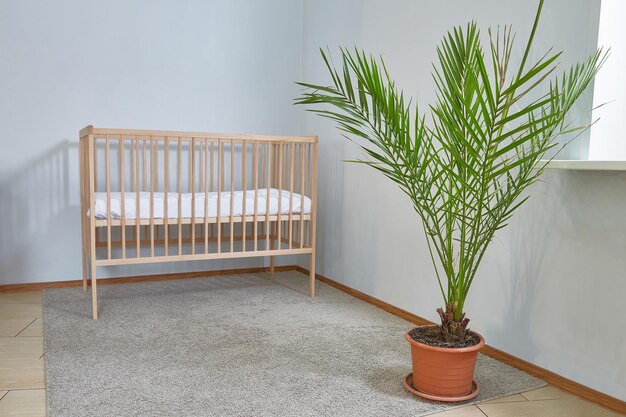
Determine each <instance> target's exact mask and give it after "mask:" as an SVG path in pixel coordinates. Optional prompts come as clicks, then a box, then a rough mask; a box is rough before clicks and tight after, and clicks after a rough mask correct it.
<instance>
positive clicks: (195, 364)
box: [44, 271, 545, 417]
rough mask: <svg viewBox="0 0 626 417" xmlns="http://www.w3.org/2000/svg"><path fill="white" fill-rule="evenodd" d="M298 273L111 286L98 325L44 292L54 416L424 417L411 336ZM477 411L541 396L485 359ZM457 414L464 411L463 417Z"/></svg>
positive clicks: (434, 406)
mask: <svg viewBox="0 0 626 417" xmlns="http://www.w3.org/2000/svg"><path fill="white" fill-rule="evenodd" d="M306 285H307V277H306V276H304V275H303V274H301V273H299V272H295V271H293V272H284V273H280V274H277V279H276V281H271V280H270V279H268V277H267V275H265V274H258V275H254V274H252V275H233V276H227V277H212V278H206V279H189V280H176V281H161V282H146V283H137V284H118V285H103V286H100V287H99V288H98V290H99V293H100V306H101V307H100V320H98V321H92V320H91V317H90V315H91V306H90V296H89V293H87V294H85V293H84V292H83V291H82V288H62V289H49V290H46V291H45V292H44V349H45V367H46V390H47V401H48V416H49V417H61V416H68V417H77V416H90V417H98V416H107V417H110V416H117V417H122V416H151V417H152V416H186V417H191V416H220V417H227V416H357V415H358V416H422V415H428V414H432V413H435V412H439V411H443V410H447V409H450V408H454V407H455V405H448V404H442V403H435V402H428V401H424V400H420V399H418V398H415V397H413V396H412V395H411V394H409V393H407V392H406V391H405V390H404V388H403V387H402V383H401V378H402V376H403V375H404V374H406V373H407V372H409V371H410V355H409V345H408V343H407V342H406V340H405V339H404V333H405V332H406V330H407V329H409V328H410V327H411V324H410V323H408V322H406V321H404V320H401V319H399V318H397V317H395V316H392V315H391V314H388V313H386V312H384V311H382V310H379V309H377V308H375V307H372V306H370V305H368V304H366V303H364V302H362V301H359V300H357V299H355V298H352V297H350V296H348V295H345V294H344V293H342V292H340V291H338V290H335V289H334V288H332V287H330V286H327V285H324V284H320V283H318V296H317V297H316V298H315V299H310V298H309V297H308V296H307V295H306ZM476 379H477V381H478V383H479V384H480V386H481V390H482V391H481V394H480V396H479V397H478V398H477V399H476V400H475V401H483V400H488V399H492V398H497V397H500V396H504V395H508V394H513V393H517V392H521V391H525V390H530V389H533V388H538V387H541V386H544V385H545V383H544V382H543V381H541V380H538V379H536V378H533V377H531V376H529V375H527V374H525V373H523V372H520V371H518V370H515V369H513V368H511V367H509V366H507V365H504V364H502V363H500V362H497V361H494V360H492V359H490V358H488V357H486V356H480V357H479V362H478V366H477V371H476ZM456 406H458V405H456Z"/></svg>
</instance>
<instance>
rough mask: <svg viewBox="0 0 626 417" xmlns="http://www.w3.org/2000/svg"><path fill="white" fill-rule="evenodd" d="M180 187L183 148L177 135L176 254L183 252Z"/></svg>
mask: <svg viewBox="0 0 626 417" xmlns="http://www.w3.org/2000/svg"><path fill="white" fill-rule="evenodd" d="M182 188H183V148H182V142H181V140H180V137H179V138H178V255H182V254H183V226H182V211H183V199H182Z"/></svg>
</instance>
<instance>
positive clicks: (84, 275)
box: [83, 252, 87, 291]
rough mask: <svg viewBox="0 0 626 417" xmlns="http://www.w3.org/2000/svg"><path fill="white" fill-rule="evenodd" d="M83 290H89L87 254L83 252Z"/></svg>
mask: <svg viewBox="0 0 626 417" xmlns="http://www.w3.org/2000/svg"><path fill="white" fill-rule="evenodd" d="M83 291H87V256H86V255H85V252H83Z"/></svg>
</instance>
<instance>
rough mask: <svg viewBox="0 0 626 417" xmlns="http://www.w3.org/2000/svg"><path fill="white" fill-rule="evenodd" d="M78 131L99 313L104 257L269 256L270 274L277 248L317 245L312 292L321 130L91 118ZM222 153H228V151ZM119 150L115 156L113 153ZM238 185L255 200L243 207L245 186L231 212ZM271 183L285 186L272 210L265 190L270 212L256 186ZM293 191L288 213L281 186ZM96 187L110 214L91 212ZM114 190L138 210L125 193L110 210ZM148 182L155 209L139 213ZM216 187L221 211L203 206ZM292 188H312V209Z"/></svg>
mask: <svg viewBox="0 0 626 417" xmlns="http://www.w3.org/2000/svg"><path fill="white" fill-rule="evenodd" d="M79 137H80V141H79V154H80V155H79V161H80V200H81V230H82V265H83V289H84V290H85V291H86V290H87V287H88V284H89V283H91V295H92V314H93V319H94V320H95V319H97V318H98V294H97V276H96V269H97V267H99V266H112V265H136V264H146V263H158V262H182V261H197V260H211V259H227V258H247V257H266V256H269V258H270V262H269V264H270V266H269V273H270V276H271V277H272V278H273V277H274V270H275V257H276V256H280V255H303V254H304V255H310V275H309V295H310V296H311V297H314V296H315V223H316V211H317V156H318V138H317V136H259V135H239V134H219V133H201V132H182V131H162V130H129V129H107V128H104V129H103V128H94V127H93V126H91V125H89V126H86V127H85V128H83V129H81V130H80V133H79ZM238 149H239V152H237V150H238ZM225 154H229V156H228V157H226V158H225ZM173 155H175V157H173ZM114 156H115V157H116V158H117V161H116V162H117V163H112V159H114ZM237 164H239V167H237ZM103 165H104V166H103ZM227 165H228V166H227ZM173 168H174V169H173ZM185 175H186V178H187V181H185V180H184V178H185ZM226 180H228V182H226ZM236 184H238V185H236ZM225 187H226V188H227V189H224V188H225ZM239 187H240V189H241V190H248V191H253V192H254V198H253V201H252V202H250V203H251V204H253V205H254V214H253V215H247V214H246V213H247V212H246V196H245V193H244V196H243V214H242V215H239V216H236V215H234V213H233V212H234V205H233V196H234V194H235V190H236V189H238V188H239ZM184 188H186V189H187V191H183V189H184ZM270 188H276V189H278V190H279V198H278V211H277V213H276V214H274V215H270V213H269V198H268V199H267V200H268V202H267V207H266V210H265V214H262V215H260V214H258V212H259V210H258V201H259V198H258V195H259V194H258V192H259V190H267V193H269V192H270ZM160 191H161V192H162V193H163V194H162V195H163V198H164V200H165V202H164V204H163V209H164V215H163V216H162V218H155V216H154V211H155V210H154V193H155V192H157V193H158V192H160ZM225 191H230V199H231V201H230V205H229V206H230V212H229V213H221V212H220V207H221V204H220V198H221V195H222V193H223V192H225ZM286 191H289V196H290V197H289V208H288V212H287V213H286V214H282V213H281V212H282V207H281V201H282V198H281V197H282V195H281V193H282V192H286ZM96 192H105V193H106V204H107V211H106V212H107V215H106V219H98V218H96V216H95V215H91V214H92V213H95V212H96V211H95V204H96V203H95V201H96V200H95V193H96ZM115 192H119V193H120V194H119V195H125V194H124V193H128V192H131V193H135V194H136V199H135V201H136V216H135V217H134V218H133V219H126V216H125V214H124V213H125V206H124V198H122V199H121V218H120V219H112V218H111V195H112V193H115ZM141 192H143V193H149V196H150V198H149V202H150V203H149V205H150V216H149V217H148V218H145V216H141V215H140V200H141V199H140V193H141ZM173 192H177V193H178V198H177V201H178V210H177V212H178V215H177V217H174V218H171V217H169V215H168V210H167V206H168V203H167V201H168V197H167V196H168V193H173ZM210 192H217V199H218V200H217V215H216V216H213V217H211V216H209V215H208V211H209V210H208V209H207V206H206V205H207V204H208V203H207V201H208V197H207V196H208V193H210ZM183 193H187V195H189V193H190V194H191V201H192V203H191V207H192V208H191V210H192V211H191V213H192V214H191V216H189V217H182V211H183V210H182V209H181V204H182V203H181V201H182V194H183ZM294 193H299V194H300V195H304V196H307V197H309V198H310V200H311V208H310V213H304V210H301V212H300V213H295V212H293V209H292V207H293V200H294ZM202 194H203V195H204V201H205V210H204V215H203V216H202V217H197V216H196V214H195V206H196V204H195V201H196V200H195V199H196V197H197V196H200V197H201V196H202ZM296 195H297V194H296ZM303 200H304V199H301V200H300V204H301V207H303V205H304V201H303ZM136 219H139V220H138V221H137V220H136ZM237 230H239V234H237ZM129 235H130V236H129ZM237 245H238V247H237ZM224 249H227V250H224Z"/></svg>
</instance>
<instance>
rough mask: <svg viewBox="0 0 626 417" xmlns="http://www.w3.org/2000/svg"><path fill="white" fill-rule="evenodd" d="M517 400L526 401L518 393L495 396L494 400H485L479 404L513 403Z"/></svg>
mask: <svg viewBox="0 0 626 417" xmlns="http://www.w3.org/2000/svg"><path fill="white" fill-rule="evenodd" d="M519 401H528V400H526V398H524V397H522V396H521V395H520V394H513V395H507V396H506V397H501V398H496V399H495V400H490V401H485V402H483V403H481V404H495V403H515V402H519Z"/></svg>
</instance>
